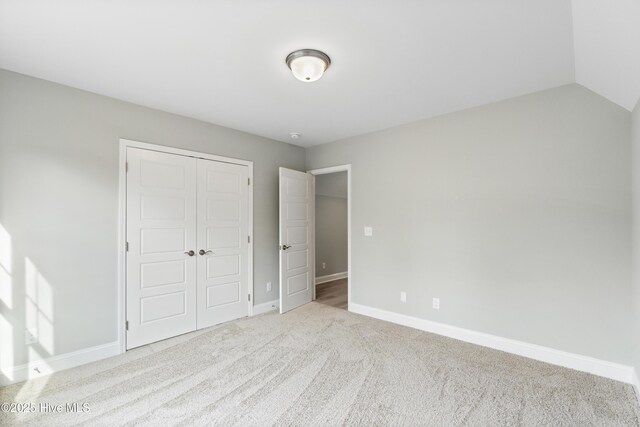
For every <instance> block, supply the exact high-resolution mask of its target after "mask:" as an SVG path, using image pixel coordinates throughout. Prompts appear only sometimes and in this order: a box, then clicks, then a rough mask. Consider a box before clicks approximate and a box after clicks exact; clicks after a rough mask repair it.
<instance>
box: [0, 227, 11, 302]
mask: <svg viewBox="0 0 640 427" xmlns="http://www.w3.org/2000/svg"><path fill="white" fill-rule="evenodd" d="M12 296H13V292H12V288H11V236H10V235H9V232H7V230H6V229H5V228H4V227H3V226H2V224H0V301H2V303H4V305H5V306H6V308H7V309H9V310H11V309H12V308H13V303H12ZM0 307H2V306H0Z"/></svg>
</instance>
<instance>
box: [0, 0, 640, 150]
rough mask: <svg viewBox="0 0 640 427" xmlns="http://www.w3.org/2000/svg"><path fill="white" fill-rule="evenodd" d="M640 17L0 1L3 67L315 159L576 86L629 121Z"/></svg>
mask: <svg viewBox="0 0 640 427" xmlns="http://www.w3.org/2000/svg"><path fill="white" fill-rule="evenodd" d="M639 2H640V0H607V1H601V0H574V1H573V2H572V1H571V0H456V1H441V0H422V1H418V0H407V1H403V2H398V1H394V0H351V1H348V2H345V1H342V0H325V1H322V2H318V1H310V0H270V1H263V0H245V1H237V0H218V1H201V0H181V1H177V0H57V1H50V0H0V68H4V69H8V70H12V71H16V72H19V73H24V74H27V75H32V76H35V77H40V78H43V79H46V80H51V81H54V82H58V83H62V84H66V85H69V86H73V87H77V88H80V89H85V90H88V91H91V92H96V93H100V94H104V95H107V96H111V97H114V98H119V99H123V100H126V101H130V102H134V103H137V104H141V105H146V106H149V107H153V108H157V109H161V110H165V111H169V112H173V113H177V114H182V115H185V116H189V117H194V118H198V119H202V120H206V121H209V122H212V123H216V124H220V125H223V126H228V127H231V128H236V129H240V130H243V131H246V132H251V133H254V134H258V135H262V136H266V137H269V138H273V139H276V140H282V141H287V142H294V143H296V144H298V145H302V146H311V145H315V144H319V143H324V142H329V141H333V140H337V139H341V138H345V137H349V136H353V135H358V134H362V133H367V132H371V131H375V130H379V129H384V128H387V127H390V126H394V125H399V124H402V123H407V122H411V121H415V120H419V119H424V118H428V117H433V116H436V115H440V114H444V113H448V112H452V111H457V110H461V109H464V108H469V107H473V106H477V105H482V104H487V103H490V102H494V101H498V100H501V99H506V98H511V97H514V96H518V95H523V94H526V93H531V92H535V91H538V90H543V89H548V88H551V87H555V86H560V85H563V84H567V83H572V82H575V81H578V83H581V84H583V85H585V86H586V87H588V88H590V89H592V90H594V91H596V92H598V93H600V94H601V95H603V96H606V97H608V98H609V99H611V100H613V101H614V102H617V103H619V104H620V105H622V106H624V107H625V108H631V107H632V106H631V104H632V103H634V99H635V100H637V98H638V95H639V92H640V78H638V75H640V73H639V72H638V66H639V63H638V61H640V55H638V47H639V45H640V44H639V43H638V41H639V40H638V37H637V36H638V28H640V20H639V19H638V10H637V9H638V3H639ZM574 16H575V17H576V19H575V25H574V19H573V18H574ZM574 41H575V43H574ZM574 45H575V49H574ZM299 48H315V49H320V50H323V51H325V52H326V53H328V54H329V55H330V56H331V59H332V65H331V68H330V69H329V71H328V72H327V73H326V75H325V77H323V78H322V79H321V80H320V81H318V82H315V83H312V84H305V83H301V82H299V81H297V80H295V79H294V78H293V76H292V75H291V74H290V72H289V70H288V69H287V67H286V65H285V63H284V59H285V57H286V55H287V54H288V53H289V52H291V51H293V50H295V49H299ZM574 51H575V55H574ZM290 132H299V133H301V134H302V137H301V138H300V139H297V140H295V141H292V140H290V139H289V133H290Z"/></svg>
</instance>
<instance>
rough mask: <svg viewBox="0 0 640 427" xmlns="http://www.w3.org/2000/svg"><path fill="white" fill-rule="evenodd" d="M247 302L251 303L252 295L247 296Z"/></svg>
mask: <svg viewBox="0 0 640 427" xmlns="http://www.w3.org/2000/svg"><path fill="white" fill-rule="evenodd" d="M247 301H249V302H251V294H249V295H247Z"/></svg>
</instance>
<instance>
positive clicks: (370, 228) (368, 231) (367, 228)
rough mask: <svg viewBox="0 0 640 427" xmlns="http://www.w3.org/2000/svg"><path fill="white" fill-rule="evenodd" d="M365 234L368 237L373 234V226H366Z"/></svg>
mask: <svg viewBox="0 0 640 427" xmlns="http://www.w3.org/2000/svg"><path fill="white" fill-rule="evenodd" d="M364 235H365V236H367V237H371V236H373V227H365V228H364Z"/></svg>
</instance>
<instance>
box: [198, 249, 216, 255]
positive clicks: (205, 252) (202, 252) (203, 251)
mask: <svg viewBox="0 0 640 427" xmlns="http://www.w3.org/2000/svg"><path fill="white" fill-rule="evenodd" d="M198 253H199V254H200V255H206V254H212V253H213V251H205V250H204V249H200V251H199V252H198Z"/></svg>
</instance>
